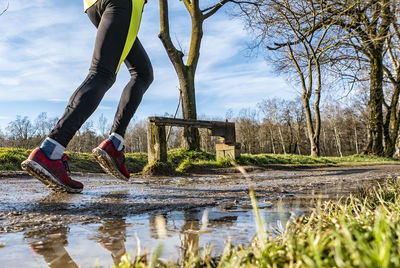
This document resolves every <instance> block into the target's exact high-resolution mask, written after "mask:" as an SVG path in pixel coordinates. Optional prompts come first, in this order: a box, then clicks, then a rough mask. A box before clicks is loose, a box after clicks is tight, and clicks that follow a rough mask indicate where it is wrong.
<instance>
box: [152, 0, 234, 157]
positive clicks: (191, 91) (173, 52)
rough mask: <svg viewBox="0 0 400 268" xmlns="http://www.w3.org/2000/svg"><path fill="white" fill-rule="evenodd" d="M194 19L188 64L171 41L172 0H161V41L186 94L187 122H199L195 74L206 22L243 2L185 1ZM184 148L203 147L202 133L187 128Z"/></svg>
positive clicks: (183, 106) (184, 110) (183, 109)
mask: <svg viewBox="0 0 400 268" xmlns="http://www.w3.org/2000/svg"><path fill="white" fill-rule="evenodd" d="M182 2H183V4H184V6H185V8H186V10H187V11H188V13H189V15H190V19H191V39H190V48H189V52H188V55H187V60H186V62H184V56H185V55H184V53H183V52H182V51H181V50H179V49H177V48H176V46H175V45H174V43H173V42H172V40H171V34H170V27H169V25H170V23H169V16H168V0H159V3H160V33H159V38H160V39H161V42H162V43H163V45H164V48H165V50H166V51H167V54H168V57H169V59H170V60H171V62H172V64H173V66H174V68H175V71H176V73H177V75H178V79H179V87H180V90H181V94H182V115H183V118H184V119H197V111H196V97H195V73H196V68H197V64H198V61H199V57H200V45H201V40H202V38H203V23H204V21H205V20H206V19H208V18H209V17H211V16H212V15H214V14H215V13H216V12H217V11H218V10H219V9H220V8H221V7H222V6H224V5H225V4H226V3H228V2H240V1H239V0H238V1H232V0H221V1H217V2H216V3H215V4H211V5H210V6H206V7H201V6H200V1H199V0H182ZM183 136H184V139H183V143H184V144H183V145H184V147H186V148H187V149H190V150H197V149H199V148H200V136H199V131H198V129H196V128H185V129H184V135H183Z"/></svg>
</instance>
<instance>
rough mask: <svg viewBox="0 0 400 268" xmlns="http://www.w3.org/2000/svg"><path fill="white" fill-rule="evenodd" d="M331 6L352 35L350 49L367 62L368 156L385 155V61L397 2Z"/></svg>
mask: <svg viewBox="0 0 400 268" xmlns="http://www.w3.org/2000/svg"><path fill="white" fill-rule="evenodd" d="M330 2H331V5H330V7H329V9H328V10H327V12H328V13H330V14H338V15H339V18H338V19H336V21H337V23H336V24H337V25H338V26H340V27H341V28H342V29H343V30H345V31H346V32H347V33H348V34H349V36H350V37H349V38H348V39H347V45H349V46H351V47H353V48H354V49H355V52H356V53H359V54H361V55H364V56H365V57H366V60H367V61H368V67H369V72H368V73H369V132H370V135H369V142H368V145H367V148H366V150H365V152H366V153H370V154H376V155H383V153H384V147H383V109H382V106H383V103H384V94H383V72H384V71H383V70H384V68H383V57H384V50H385V42H386V40H387V38H388V37H389V35H390V25H392V22H393V19H394V3H395V0H353V1H338V0H332V1H330ZM343 10H345V11H343Z"/></svg>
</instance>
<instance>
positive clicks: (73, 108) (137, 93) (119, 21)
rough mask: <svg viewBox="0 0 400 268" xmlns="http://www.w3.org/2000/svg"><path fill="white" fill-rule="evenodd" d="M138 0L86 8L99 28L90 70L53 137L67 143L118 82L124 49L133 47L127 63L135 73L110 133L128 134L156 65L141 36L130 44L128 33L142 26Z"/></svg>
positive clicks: (111, 0) (104, 0)
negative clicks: (149, 55) (153, 65)
mask: <svg viewBox="0 0 400 268" xmlns="http://www.w3.org/2000/svg"><path fill="white" fill-rule="evenodd" d="M133 1H136V2H133ZM137 1H143V0H118V1H117V0H98V1H97V2H96V3H95V4H94V5H93V6H92V7H90V8H89V9H88V10H87V11H86V13H87V14H88V16H89V18H90V20H91V21H92V22H93V24H94V25H95V26H96V27H97V28H98V30H97V36H96V43H95V48H94V53H93V58H92V63H91V66H90V70H89V74H88V76H87V77H86V79H85V81H83V83H82V84H81V85H80V86H79V88H78V89H77V90H76V91H75V92H74V94H73V95H72V96H71V98H70V100H69V103H68V105H67V107H66V109H65V112H64V114H63V116H62V117H61V119H60V120H59V121H58V122H57V124H56V126H55V127H54V129H53V130H52V131H51V133H50V134H49V137H50V138H52V139H54V140H56V141H57V142H59V143H60V144H61V145H63V146H64V147H66V146H67V145H68V143H69V141H70V140H71V139H72V137H73V136H74V135H75V133H76V131H78V129H79V128H80V127H81V126H82V124H83V123H84V122H85V121H86V120H87V119H88V118H89V117H90V115H91V114H92V113H93V112H94V111H95V110H96V108H97V106H98V105H99V103H100V101H101V100H102V98H103V96H104V94H105V93H106V92H107V90H108V89H110V87H111V86H112V85H113V84H114V82H115V79H116V74H117V72H118V70H119V64H120V63H121V61H122V60H123V51H124V50H125V51H126V49H128V51H129V53H128V54H127V56H126V58H125V60H124V63H125V65H126V66H127V67H128V70H129V72H130V74H131V80H130V81H129V83H128V84H127V85H126V87H125V88H124V90H123V92H122V96H121V99H120V102H119V106H118V110H117V112H116V114H115V118H114V123H113V126H112V128H111V132H110V133H112V132H115V133H118V134H119V135H121V136H122V137H123V136H124V135H125V131H126V128H127V127H128V124H129V122H130V120H131V118H132V116H133V115H134V113H135V112H136V109H137V107H138V106H139V104H140V102H141V100H142V97H143V94H144V93H145V92H146V90H147V88H148V87H149V86H150V84H151V83H152V81H153V68H152V66H151V63H150V59H149V57H148V56H147V54H146V51H145V50H144V48H143V46H142V44H141V43H140V41H139V39H137V38H136V40H135V41H134V43H133V45H132V47H131V48H130V50H129V45H127V43H129V42H128V41H127V40H128V37H127V36H128V33H130V34H131V35H132V32H131V31H132V28H134V27H132V23H136V24H137V27H138V23H139V22H140V16H141V10H140V15H138V14H139V13H138V11H137V7H135V6H134V4H136V5H137ZM143 2H144V1H143ZM135 8H136V13H135V10H134V9H135ZM135 16H136V17H135ZM134 20H139V21H134ZM136 30H137V29H136ZM133 31H134V30H133ZM130 37H132V36H130ZM121 55H122V56H121Z"/></svg>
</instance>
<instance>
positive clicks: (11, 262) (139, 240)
mask: <svg viewBox="0 0 400 268" xmlns="http://www.w3.org/2000/svg"><path fill="white" fill-rule="evenodd" d="M399 175H400V167H399V166H371V167H353V168H325V169H313V170H271V171H268V172H263V173H257V174H247V175H219V176H217V175H215V176H191V177H179V178H159V179H150V178H136V179H134V180H133V181H132V182H130V183H121V182H116V181H114V180H110V178H107V177H101V176H95V177H92V178H79V180H81V181H83V182H84V183H85V190H84V192H83V193H82V194H79V195H67V194H54V193H52V192H51V191H48V190H47V189H46V188H44V187H43V186H42V185H41V184H40V183H38V182H37V181H36V180H33V179H30V178H3V179H1V180H0V187H1V191H2V197H1V199H0V267H78V266H80V267H93V266H94V265H95V262H96V260H98V261H99V263H100V264H101V267H110V266H111V265H112V263H113V262H117V261H118V259H119V257H120V256H121V255H123V254H124V253H125V252H128V253H129V252H131V251H133V252H135V251H136V249H140V250H141V251H142V252H143V250H144V249H145V248H148V250H149V251H150V252H151V251H152V250H153V249H155V248H156V246H157V245H158V244H159V243H160V242H161V241H162V242H163V243H164V250H163V255H162V256H163V257H164V258H166V259H178V258H179V257H180V256H181V255H182V254H183V253H184V250H185V249H186V248H187V247H188V245H189V244H192V245H194V246H196V247H199V248H202V247H204V246H207V245H212V246H213V248H214V253H215V254H217V253H220V252H221V251H222V250H223V247H224V244H225V242H226V241H227V240H228V239H231V240H232V243H233V244H234V245H238V244H244V245H246V244H247V243H248V242H249V241H250V240H251V239H252V237H253V236H254V234H255V224H254V218H253V213H252V208H251V205H250V200H249V198H248V183H249V182H250V183H251V184H252V185H253V186H254V187H255V189H256V193H257V198H258V201H259V207H260V210H261V212H262V215H263V216H264V219H265V222H266V223H265V224H266V226H267V228H268V229H269V230H270V231H271V232H274V233H276V232H277V230H279V229H282V227H283V226H285V223H286V221H287V220H288V219H289V218H290V216H292V215H301V214H304V213H307V212H309V211H310V210H311V209H312V208H313V207H314V206H315V202H316V200H327V199H337V198H340V197H343V196H346V195H349V194H350V193H351V192H353V191H356V190H357V189H358V188H360V187H373V186H374V185H376V184H377V183H378V182H384V181H385V180H386V179H387V178H394V177H397V176H399ZM157 215H162V216H163V217H164V218H165V220H166V223H167V234H168V235H167V237H166V238H165V239H164V240H159V239H158V236H157V232H156V225H155V218H156V216H157Z"/></svg>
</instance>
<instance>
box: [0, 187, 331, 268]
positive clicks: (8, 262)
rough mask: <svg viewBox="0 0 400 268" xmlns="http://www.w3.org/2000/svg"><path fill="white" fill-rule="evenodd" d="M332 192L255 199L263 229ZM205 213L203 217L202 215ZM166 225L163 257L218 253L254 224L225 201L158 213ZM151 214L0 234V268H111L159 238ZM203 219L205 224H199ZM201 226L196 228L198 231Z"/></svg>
mask: <svg viewBox="0 0 400 268" xmlns="http://www.w3.org/2000/svg"><path fill="white" fill-rule="evenodd" d="M318 196H319V197H322V198H332V197H333V196H332V195H329V196H326V195H316V194H315V193H312V192H310V193H303V194H301V195H296V196H294V195H291V194H288V195H287V196H286V200H280V201H275V202H274V201H273V202H271V201H263V200H259V206H260V211H261V213H262V215H263V217H264V219H265V221H266V227H267V229H268V230H270V231H271V232H275V230H276V229H277V228H278V229H279V228H281V227H280V226H284V225H285V223H286V222H287V220H288V219H289V218H290V216H291V215H301V214H304V213H307V212H308V211H309V210H310V208H311V206H312V205H310V202H311V200H315V198H318ZM204 213H206V215H207V216H206V217H205V216H204ZM162 216H163V217H164V218H165V220H166V223H167V226H166V227H167V234H168V235H167V237H166V238H165V239H164V240H163V243H164V249H163V253H162V257H163V258H166V259H169V260H171V259H178V258H179V257H180V256H182V254H184V250H185V248H188V246H189V245H190V244H192V245H194V246H195V247H198V248H203V247H204V246H209V245H212V246H213V253H214V254H218V253H221V252H222V251H223V248H224V244H225V242H226V241H228V240H229V239H231V241H232V243H233V245H239V244H242V245H247V244H248V243H249V242H250V241H251V239H252V238H253V236H254V235H255V232H256V228H255V224H254V217H253V212H252V210H251V207H250V205H249V203H248V204H245V205H239V204H235V202H232V203H224V204H223V205H221V206H218V207H213V208H201V209H191V210H186V211H172V212H169V213H165V214H164V215H162ZM155 218H156V215H153V214H145V215H140V216H133V217H127V218H124V219H105V220H103V221H102V222H101V223H99V224H87V225H82V224H71V225H68V226H65V227H61V228H55V229H47V230H40V231H34V232H33V231H26V232H21V233H15V234H3V235H0V244H3V245H4V247H3V248H0V263H1V264H2V265H1V266H2V267H14V266H16V264H17V266H20V267H53V268H55V267H57V268H58V267H93V266H94V265H95V264H96V260H97V261H99V264H100V265H101V266H100V267H111V266H112V264H113V263H114V262H117V261H118V260H119V258H120V257H121V256H122V255H123V254H124V253H126V252H127V253H130V252H133V253H134V252H135V251H136V249H137V248H138V247H140V249H141V251H142V252H143V250H144V248H147V249H148V250H149V252H151V251H152V250H154V249H155V247H156V246H157V245H158V244H159V243H160V242H161V240H159V239H158V236H157V231H156V225H155ZM205 220H206V228H203V229H202V228H201V227H202V225H204V223H205ZM200 230H201V231H200Z"/></svg>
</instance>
